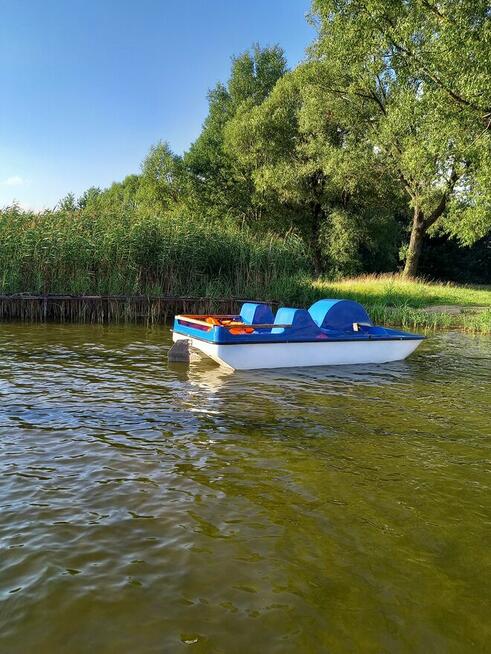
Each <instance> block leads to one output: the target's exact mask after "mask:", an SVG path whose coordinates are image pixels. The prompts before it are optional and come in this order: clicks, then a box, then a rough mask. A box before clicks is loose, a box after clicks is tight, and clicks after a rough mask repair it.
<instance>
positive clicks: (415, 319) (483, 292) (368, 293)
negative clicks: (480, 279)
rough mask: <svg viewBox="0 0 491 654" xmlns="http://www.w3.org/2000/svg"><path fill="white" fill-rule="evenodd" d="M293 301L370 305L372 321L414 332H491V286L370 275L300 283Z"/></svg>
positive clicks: (295, 290) (304, 280)
mask: <svg viewBox="0 0 491 654" xmlns="http://www.w3.org/2000/svg"><path fill="white" fill-rule="evenodd" d="M297 284H298V287H297V289H293V288H292V289H291V290H292V293H293V297H292V299H294V300H295V299H297V300H299V301H300V302H301V303H303V304H308V303H309V302H311V301H315V300H316V299H320V298H322V297H334V298H347V299H352V300H356V301H357V302H361V303H362V304H363V305H365V306H366V307H367V309H368V311H369V313H370V315H371V316H372V318H373V320H374V321H375V322H378V323H382V324H387V325H389V324H390V325H401V326H403V327H406V328H411V329H439V328H457V329H463V330H466V331H469V332H475V333H482V334H490V333H491V287H490V286H470V285H466V286H461V285H457V284H450V283H432V282H429V281H425V280H408V279H404V278H403V277H401V276H400V275H397V274H391V275H365V276H360V277H355V278H350V279H343V280H339V281H330V280H322V279H320V280H311V279H309V278H304V279H298V280H297Z"/></svg>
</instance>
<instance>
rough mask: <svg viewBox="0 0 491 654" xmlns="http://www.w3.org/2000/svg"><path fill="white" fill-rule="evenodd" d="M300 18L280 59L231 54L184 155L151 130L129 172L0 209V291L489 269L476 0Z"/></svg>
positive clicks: (486, 127) (482, 25) (187, 288)
mask: <svg viewBox="0 0 491 654" xmlns="http://www.w3.org/2000/svg"><path fill="white" fill-rule="evenodd" d="M311 20H312V22H313V23H314V24H315V25H316V27H317V38H316V39H315V42H314V43H313V44H312V46H311V48H310V49H309V53H308V57H307V59H306V61H304V62H303V63H302V64H300V65H299V66H298V67H296V68H295V69H294V70H287V66H286V60H285V56H284V53H283V52H282V50H281V48H279V47H278V46H275V47H270V48H261V47H259V46H255V47H254V48H253V49H252V50H251V51H249V52H245V53H243V54H241V55H240V56H238V57H235V58H233V59H232V65H231V73H230V78H229V79H228V81H227V82H226V83H219V84H217V85H216V87H215V88H214V89H212V90H211V91H210V93H209V96H208V100H209V112H208V115H207V117H206V119H205V121H204V124H203V129H202V132H201V134H200V135H199V137H198V138H197V139H196V141H195V142H194V143H193V144H192V145H191V146H190V148H189V150H188V151H187V152H185V153H184V154H183V155H182V156H180V155H177V154H175V153H174V152H172V150H171V149H170V147H169V145H168V143H166V142H160V143H157V144H155V145H154V146H152V148H151V149H150V151H149V153H148V155H147V157H146V158H145V160H144V162H143V163H142V170H141V174H140V175H130V176H128V177H127V178H126V179H124V180H123V181H122V182H119V183H115V184H113V185H112V186H111V187H110V188H108V189H105V190H101V189H98V188H91V189H89V190H87V191H86V192H85V193H84V194H83V196H82V197H81V198H79V199H78V200H77V199H76V198H74V197H73V195H68V196H67V197H66V198H64V199H63V200H62V201H61V202H60V204H59V206H58V207H57V209H56V210H54V211H51V212H45V213H43V214H39V215H34V214H31V213H23V212H21V211H20V210H19V209H17V208H15V207H14V208H10V209H8V210H4V211H3V212H1V213H0V261H1V264H2V267H1V274H2V279H1V282H2V287H3V289H4V290H12V291H13V290H16V291H17V290H29V291H31V290H49V291H60V290H62V291H70V292H85V291H94V292H95V291H97V292H111V291H114V292H116V291H117V292H153V291H157V290H158V291H159V292H172V293H180V292H183V293H187V292H193V291H194V292H206V291H207V289H209V288H210V285H211V286H213V285H215V286H214V287H215V288H216V286H217V285H221V287H222V288H223V291H224V292H226V289H228V290H229V291H232V290H233V292H235V293H239V294H240V293H241V292H244V293H245V292H252V291H253V289H254V283H256V282H257V286H256V288H259V287H260V286H261V284H263V283H265V282H266V281H267V280H268V281H269V283H271V284H274V283H277V284H281V283H283V281H279V282H278V281H276V282H275V280H287V279H288V278H289V277H291V276H292V275H293V274H294V273H295V272H302V271H305V270H311V271H313V272H315V273H316V274H323V275H327V276H330V277H340V276H343V275H347V274H354V273H364V272H368V273H371V272H386V271H395V270H397V269H399V268H400V267H403V269H404V272H405V274H406V275H407V276H414V275H415V274H417V273H420V274H421V273H425V272H426V273H429V274H431V275H432V276H433V277H437V278H438V277H444V278H447V279H454V280H464V281H472V280H474V281H480V282H485V281H489V274H490V273H489V265H490V257H489V254H490V251H489V233H490V229H491V73H490V68H489V62H490V60H491V27H490V13H489V6H488V3H487V2H484V0H472V1H471V0H439V1H438V2H436V1H435V0H428V1H426V0H394V2H386V1H384V0H313V6H312V16H311ZM475 243H476V245H474V246H473V244H475ZM19 262H20V265H18V264H19ZM469 277H470V278H469Z"/></svg>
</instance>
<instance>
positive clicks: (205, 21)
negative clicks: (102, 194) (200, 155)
mask: <svg viewBox="0 0 491 654" xmlns="http://www.w3.org/2000/svg"><path fill="white" fill-rule="evenodd" d="M309 5H310V2H309V0H201V1H200V0H187V1H186V2H182V1H181V2H178V1H177V0H137V1H135V0H112V1H111V0H0V16H1V18H0V89H1V96H2V97H1V101H0V207H1V206H5V205H6V204H9V203H11V202H12V201H13V200H14V199H15V200H17V201H19V202H20V203H21V204H22V205H24V206H28V207H32V208H36V209H39V208H43V207H52V206H54V205H55V204H56V202H57V201H58V200H59V199H60V198H61V197H62V196H64V195H65V194H66V193H68V192H69V191H72V192H74V193H75V194H77V195H78V194H80V193H81V192H82V191H83V190H84V189H86V188H88V187H90V186H102V187H103V186H107V185H109V184H111V182H113V181H115V180H120V179H122V178H123V177H125V176H126V175H127V174H129V173H134V172H138V171H139V168H140V163H141V161H142V159H143V158H144V156H145V154H146V152H147V151H148V148H149V147H150V145H151V144H152V143H155V142H156V141H158V140H160V139H163V140H167V141H169V143H170V144H171V147H172V148H173V149H174V150H175V151H176V152H182V151H183V150H184V149H186V148H187V146H188V145H189V144H190V143H191V142H192V141H193V140H194V139H195V138H196V136H197V135H198V134H199V131H200V127H201V124H202V122H203V119H204V118H205V116H206V112H207V101H206V93H207V91H208V89H209V88H211V87H213V86H214V85H215V83H216V82H217V81H219V80H226V79H227V77H228V74H229V70H230V57H231V56H232V55H233V54H238V53H240V52H242V51H244V50H245V49H247V48H249V47H250V46H251V45H252V44H253V43H255V42H259V43H260V44H261V45H272V44H275V43H279V44H280V45H281V46H282V47H283V48H284V49H285V52H286V55H287V58H288V62H289V65H290V66H293V65H294V64H296V63H297V62H298V61H300V60H301V59H302V58H303V56H304V51H305V47H306V46H307V44H308V43H309V42H310V41H311V40H312V38H313V30H312V28H311V27H310V26H309V25H308V24H307V21H306V20H305V15H306V13H307V12H308V10H309Z"/></svg>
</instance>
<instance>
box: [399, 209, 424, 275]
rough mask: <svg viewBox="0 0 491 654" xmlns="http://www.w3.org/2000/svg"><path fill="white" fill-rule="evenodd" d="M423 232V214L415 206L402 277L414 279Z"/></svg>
mask: <svg viewBox="0 0 491 654" xmlns="http://www.w3.org/2000/svg"><path fill="white" fill-rule="evenodd" d="M425 231H426V225H425V217H424V214H423V212H422V211H421V209H420V208H419V207H418V206H415V207H414V215H413V225H412V228H411V238H410V240H409V247H408V250H407V256H406V265H405V266H404V277H416V274H417V272H418V264H419V257H420V255H421V248H422V246H423V238H424V235H425Z"/></svg>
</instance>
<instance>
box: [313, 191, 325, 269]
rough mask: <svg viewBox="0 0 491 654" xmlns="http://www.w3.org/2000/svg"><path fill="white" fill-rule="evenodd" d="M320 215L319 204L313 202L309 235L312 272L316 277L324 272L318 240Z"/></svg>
mask: <svg viewBox="0 0 491 654" xmlns="http://www.w3.org/2000/svg"><path fill="white" fill-rule="evenodd" d="M322 215H323V211H322V205H321V204H320V203H319V202H315V203H314V205H313V206H312V231H311V234H310V249H311V250H312V260H313V262H314V272H315V274H316V275H321V274H322V273H323V272H324V264H323V261H322V249H321V245H320V240H319V239H320V232H321V222H322Z"/></svg>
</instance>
